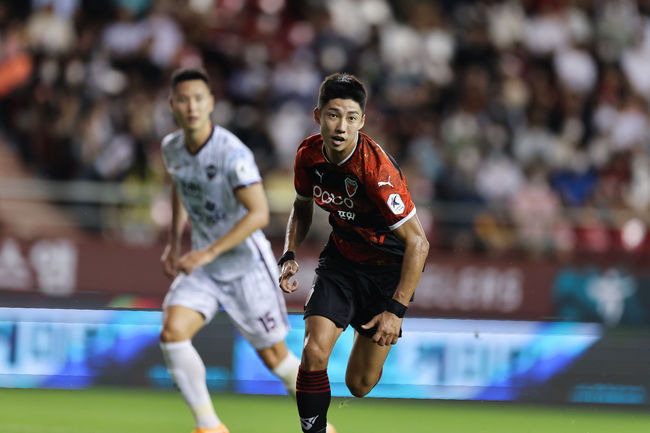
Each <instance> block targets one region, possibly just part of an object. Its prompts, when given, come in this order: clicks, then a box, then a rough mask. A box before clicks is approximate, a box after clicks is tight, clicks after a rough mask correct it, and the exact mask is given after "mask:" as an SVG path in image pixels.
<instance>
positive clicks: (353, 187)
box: [345, 177, 359, 197]
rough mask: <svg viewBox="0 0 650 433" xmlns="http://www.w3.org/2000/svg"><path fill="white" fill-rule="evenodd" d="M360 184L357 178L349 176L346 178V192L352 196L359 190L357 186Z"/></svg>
mask: <svg viewBox="0 0 650 433" xmlns="http://www.w3.org/2000/svg"><path fill="white" fill-rule="evenodd" d="M358 186H359V184H358V183H357V181H356V180H354V179H350V178H349V177H346V178H345V192H347V193H348V197H352V196H353V195H354V194H356V192H357V187H358Z"/></svg>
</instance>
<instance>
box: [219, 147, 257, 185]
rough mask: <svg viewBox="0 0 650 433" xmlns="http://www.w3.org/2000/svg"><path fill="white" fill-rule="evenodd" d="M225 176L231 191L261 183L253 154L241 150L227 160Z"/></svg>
mask: <svg viewBox="0 0 650 433" xmlns="http://www.w3.org/2000/svg"><path fill="white" fill-rule="evenodd" d="M227 176H228V182H229V183H230V186H231V187H232V189H237V188H243V187H247V186H250V185H252V184H254V183H259V182H261V181H262V176H261V175H260V171H259V168H258V167H257V164H255V158H254V157H253V154H252V153H250V152H244V151H242V150H238V151H236V152H235V153H234V154H233V155H232V157H231V158H229V159H228V164H227Z"/></svg>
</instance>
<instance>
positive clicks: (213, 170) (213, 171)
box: [205, 164, 217, 180]
mask: <svg viewBox="0 0 650 433" xmlns="http://www.w3.org/2000/svg"><path fill="white" fill-rule="evenodd" d="M205 174H206V175H207V176H208V179H210V180H212V178H213V177H214V176H215V175H216V174H217V167H215V166H214V165H213V164H210V165H208V166H207V167H206V168H205Z"/></svg>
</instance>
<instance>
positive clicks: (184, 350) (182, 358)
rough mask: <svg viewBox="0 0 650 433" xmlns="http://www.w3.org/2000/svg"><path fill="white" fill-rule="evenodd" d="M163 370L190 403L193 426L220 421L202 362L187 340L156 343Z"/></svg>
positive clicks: (203, 425) (210, 426)
mask: <svg viewBox="0 0 650 433" xmlns="http://www.w3.org/2000/svg"><path fill="white" fill-rule="evenodd" d="M160 348H161V349H162V353H163V356H164V358H165V362H166V363H167V371H169V374H170V375H171V376H172V379H174V383H175V384H176V386H178V389H180V391H181V394H182V395H183V398H184V399H185V402H186V403H187V405H188V406H189V407H190V410H191V411H192V414H193V415H194V420H195V422H196V426H197V427H201V428H213V427H217V426H218V425H219V424H220V423H221V422H220V421H219V417H218V416H217V414H216V413H215V411H214V406H213V405H212V400H211V399H210V393H209V392H208V386H207V384H206V382H205V365H204V364H203V361H202V360H201V357H200V356H199V354H198V352H197V351H196V349H195V348H194V346H192V342H191V341H190V340H185V341H178V342H173V343H160Z"/></svg>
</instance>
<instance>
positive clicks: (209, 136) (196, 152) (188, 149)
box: [185, 124, 217, 156]
mask: <svg viewBox="0 0 650 433" xmlns="http://www.w3.org/2000/svg"><path fill="white" fill-rule="evenodd" d="M215 129H217V128H216V127H215V126H214V124H212V130H211V131H210V135H208V138H206V140H205V141H204V142H203V144H201V145H200V146H199V147H197V148H196V150H195V151H192V150H190V148H189V147H188V146H187V142H185V149H186V150H187V152H188V153H189V154H190V155H192V156H196V155H198V153H199V152H200V151H201V150H202V149H203V148H204V147H205V145H206V144H208V141H210V139H211V138H212V136H213V135H214V130H215Z"/></svg>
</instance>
